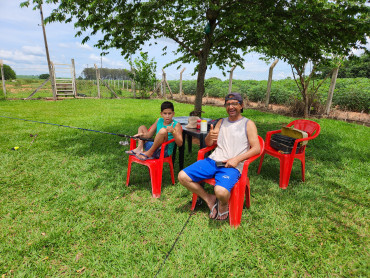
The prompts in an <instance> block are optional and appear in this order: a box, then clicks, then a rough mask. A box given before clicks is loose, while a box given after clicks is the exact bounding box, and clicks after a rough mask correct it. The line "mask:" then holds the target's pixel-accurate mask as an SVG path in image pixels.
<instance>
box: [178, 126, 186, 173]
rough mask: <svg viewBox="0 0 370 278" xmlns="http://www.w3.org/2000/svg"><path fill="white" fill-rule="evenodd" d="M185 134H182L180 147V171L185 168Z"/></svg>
mask: <svg viewBox="0 0 370 278" xmlns="http://www.w3.org/2000/svg"><path fill="white" fill-rule="evenodd" d="M184 139H185V134H184V133H183V134H182V142H183V143H182V145H181V147H179V171H181V170H182V169H184V152H185V141H184Z"/></svg>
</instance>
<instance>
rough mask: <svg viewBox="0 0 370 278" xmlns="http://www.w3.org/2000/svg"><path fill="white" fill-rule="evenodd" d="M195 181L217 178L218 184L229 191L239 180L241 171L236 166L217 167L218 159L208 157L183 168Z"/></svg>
mask: <svg viewBox="0 0 370 278" xmlns="http://www.w3.org/2000/svg"><path fill="white" fill-rule="evenodd" d="M183 171H184V172H185V173H186V174H187V175H188V176H189V177H190V178H191V179H192V181H194V182H199V181H201V180H205V179H210V178H215V181H216V185H218V186H221V187H223V188H226V189H227V190H228V191H229V192H230V191H231V189H233V187H234V185H235V184H236V183H237V182H238V179H239V177H240V172H239V170H238V169H236V168H226V167H217V166H216V161H214V160H212V159H210V158H206V159H204V160H198V161H197V162H195V163H193V164H192V165H190V166H188V167H186V168H185V169H184V170H183Z"/></svg>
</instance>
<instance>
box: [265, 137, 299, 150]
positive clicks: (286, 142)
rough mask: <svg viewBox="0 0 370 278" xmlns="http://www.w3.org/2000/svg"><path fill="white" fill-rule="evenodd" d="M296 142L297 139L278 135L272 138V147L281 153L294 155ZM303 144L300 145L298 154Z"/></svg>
mask: <svg viewBox="0 0 370 278" xmlns="http://www.w3.org/2000/svg"><path fill="white" fill-rule="evenodd" d="M295 140H297V139H296V138H292V137H289V136H285V135H281V134H280V133H276V134H272V136H271V141H270V146H271V147H273V148H274V149H275V150H277V151H279V152H281V153H285V154H288V153H292V149H293V146H294V142H295ZM301 144H302V143H299V144H298V146H297V151H296V153H298V151H299V149H300V147H301Z"/></svg>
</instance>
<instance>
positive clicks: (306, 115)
mask: <svg viewBox="0 0 370 278" xmlns="http://www.w3.org/2000/svg"><path fill="white" fill-rule="evenodd" d="M303 90H304V91H303V103H304V115H303V117H304V118H305V119H306V118H308V93H307V91H308V86H305V87H304V89H303Z"/></svg>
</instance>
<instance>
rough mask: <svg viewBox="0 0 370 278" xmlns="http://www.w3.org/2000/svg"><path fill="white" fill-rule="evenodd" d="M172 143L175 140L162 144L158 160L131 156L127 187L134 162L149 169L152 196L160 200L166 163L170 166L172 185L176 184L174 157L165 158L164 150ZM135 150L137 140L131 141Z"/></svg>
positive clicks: (131, 148)
mask: <svg viewBox="0 0 370 278" xmlns="http://www.w3.org/2000/svg"><path fill="white" fill-rule="evenodd" d="M172 142H175V139H171V140H169V141H167V142H164V143H163V144H162V148H161V154H160V156H159V158H158V159H148V160H140V159H138V158H137V157H136V156H134V155H129V158H128V168H127V180H126V186H128V185H129V181H130V173H131V163H133V162H134V163H138V164H142V165H145V166H147V167H149V174H150V179H151V182H152V196H153V197H154V198H159V197H160V196H161V187H162V173H163V164H164V163H168V164H169V165H170V172H171V179H172V184H175V174H174V171H173V163H172V155H170V156H167V157H164V150H165V147H166V145H168V144H170V143H172ZM135 148H136V140H134V139H131V142H130V150H133V149H135Z"/></svg>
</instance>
